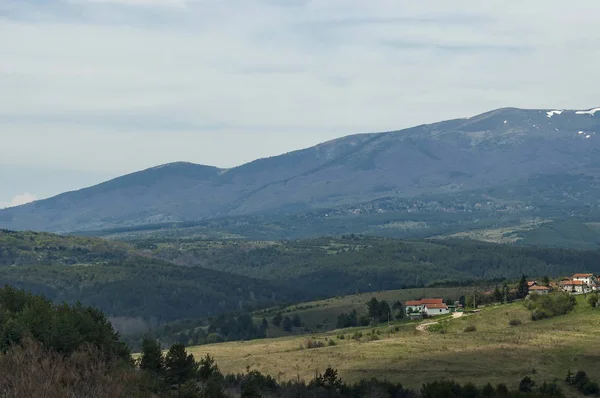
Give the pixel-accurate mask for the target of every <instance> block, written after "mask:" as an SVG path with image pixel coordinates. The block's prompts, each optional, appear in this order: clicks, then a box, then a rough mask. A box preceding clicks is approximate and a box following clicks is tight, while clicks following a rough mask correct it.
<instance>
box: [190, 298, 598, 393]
mask: <svg viewBox="0 0 600 398" xmlns="http://www.w3.org/2000/svg"><path fill="white" fill-rule="evenodd" d="M515 319H518V320H520V321H521V322H522V324H520V325H518V326H510V325H509V321H511V320H515ZM417 325H418V323H415V322H410V323H398V324H392V325H391V326H388V325H385V326H381V327H377V328H374V329H373V328H362V329H360V328H356V329H345V330H341V331H333V332H329V333H322V334H318V335H315V336H291V337H283V338H278V339H270V340H257V341H251V342H235V343H224V344H216V345H208V346H199V347H193V348H190V352H191V353H193V354H194V355H195V356H196V357H197V358H200V357H202V356H204V355H205V354H207V353H209V354H210V355H212V356H214V357H215V358H216V360H217V363H218V365H219V366H220V368H221V370H222V371H224V372H226V373H229V372H244V371H245V370H246V368H247V367H250V368H252V369H257V370H259V371H261V372H263V373H266V374H270V375H272V376H274V377H276V378H278V379H280V380H289V379H295V378H297V377H298V376H299V377H301V378H303V379H311V378H312V377H313V376H314V374H315V372H316V371H323V370H325V369H326V368H327V366H330V365H331V366H333V367H335V368H337V369H338V370H339V371H340V374H341V376H342V377H343V378H344V379H345V380H347V381H356V380H360V379H363V378H371V377H378V378H381V379H388V380H391V381H395V382H401V383H403V384H404V385H406V386H410V387H420V386H421V384H422V383H424V382H427V381H432V380H438V379H442V378H451V379H455V380H457V381H461V382H467V381H472V382H475V383H476V384H484V383H486V382H488V381H490V382H492V383H493V384H494V383H500V382H504V383H507V384H509V385H511V386H516V384H517V383H518V382H519V381H520V380H521V379H522V378H523V377H524V376H527V375H529V376H532V377H533V378H534V379H535V380H536V381H539V382H542V381H544V380H548V381H550V380H553V379H554V378H558V379H561V380H562V379H563V378H564V377H565V375H566V373H567V370H569V369H571V370H574V371H577V370H579V369H582V370H585V371H587V372H588V374H589V375H590V377H591V378H592V379H593V380H600V366H598V363H600V345H599V342H600V311H597V310H596V311H594V310H592V309H591V307H589V306H588V305H587V303H586V302H585V298H584V297H580V298H579V304H578V306H577V308H576V310H575V311H574V312H573V313H570V314H568V315H565V316H561V317H556V318H552V319H546V320H542V321H537V322H533V321H531V317H530V313H529V311H528V310H527V309H526V308H525V307H524V306H523V304H521V303H514V304H509V305H504V306H496V307H490V308H486V309H484V310H483V311H482V312H481V313H479V314H472V315H465V316H463V317H462V318H458V319H452V320H450V321H448V328H447V332H446V333H445V334H438V333H431V332H420V331H417V330H416V326H417ZM468 326H474V327H475V328H476V330H475V331H474V332H466V331H465V329H466V328H467V327H468ZM358 332H361V333H362V337H361V338H357V339H354V338H352V336H353V335H355V334H357V333H358ZM342 334H343V335H344V339H340V335H342ZM309 340H313V341H314V340H318V341H322V342H324V343H326V344H327V343H328V342H329V340H332V341H334V342H335V346H325V347H323V348H317V349H307V348H306V347H307V343H308V341H309Z"/></svg>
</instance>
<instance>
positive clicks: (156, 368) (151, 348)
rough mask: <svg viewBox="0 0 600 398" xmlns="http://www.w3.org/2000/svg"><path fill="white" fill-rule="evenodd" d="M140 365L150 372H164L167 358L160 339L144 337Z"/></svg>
mask: <svg viewBox="0 0 600 398" xmlns="http://www.w3.org/2000/svg"><path fill="white" fill-rule="evenodd" d="M139 366H140V369H142V370H145V371H147V372H149V373H153V374H163V372H164V370H165V358H164V356H163V353H162V349H161V347H160V343H159V342H158V341H156V340H152V339H150V338H148V337H144V340H143V341H142V354H141V357H140V365H139Z"/></svg>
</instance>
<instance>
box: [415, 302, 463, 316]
mask: <svg viewBox="0 0 600 398" xmlns="http://www.w3.org/2000/svg"><path fill="white" fill-rule="evenodd" d="M459 306H460V304H458V303H455V305H448V304H446V303H445V302H444V299H441V298H424V299H421V300H412V301H407V302H406V303H404V307H405V308H406V314H407V315H408V316H409V317H411V318H422V317H423V316H424V315H425V316H428V317H430V316H437V315H445V314H449V313H451V312H455V311H456V309H457V308H458V307H459Z"/></svg>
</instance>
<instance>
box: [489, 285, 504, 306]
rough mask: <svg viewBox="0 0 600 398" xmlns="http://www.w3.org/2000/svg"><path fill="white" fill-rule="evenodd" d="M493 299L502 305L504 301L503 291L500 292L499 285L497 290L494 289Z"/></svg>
mask: <svg viewBox="0 0 600 398" xmlns="http://www.w3.org/2000/svg"><path fill="white" fill-rule="evenodd" d="M492 299H493V300H494V302H495V303H501V302H502V301H503V299H504V295H503V294H502V291H501V290H500V288H499V287H498V285H496V288H495V289H494V292H493V293H492Z"/></svg>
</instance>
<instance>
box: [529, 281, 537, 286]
mask: <svg viewBox="0 0 600 398" xmlns="http://www.w3.org/2000/svg"><path fill="white" fill-rule="evenodd" d="M533 285H537V282H536V281H529V282H527V286H529V287H531V286H533Z"/></svg>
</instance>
